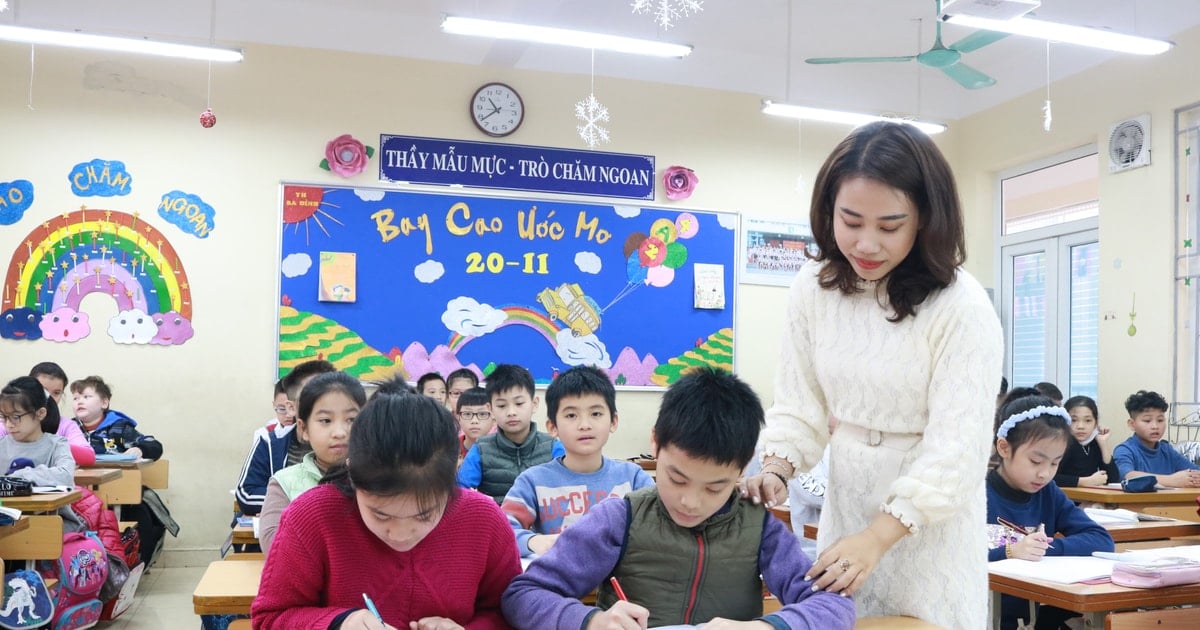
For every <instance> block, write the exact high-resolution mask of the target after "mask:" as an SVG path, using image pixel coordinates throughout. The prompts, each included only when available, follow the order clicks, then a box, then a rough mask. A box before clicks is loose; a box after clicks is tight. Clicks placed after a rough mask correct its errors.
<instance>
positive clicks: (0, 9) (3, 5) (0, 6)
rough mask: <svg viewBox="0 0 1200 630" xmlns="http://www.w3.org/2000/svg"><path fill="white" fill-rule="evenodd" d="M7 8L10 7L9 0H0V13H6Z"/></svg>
mask: <svg viewBox="0 0 1200 630" xmlns="http://www.w3.org/2000/svg"><path fill="white" fill-rule="evenodd" d="M7 8H8V0H0V13H4V10H5V9H7Z"/></svg>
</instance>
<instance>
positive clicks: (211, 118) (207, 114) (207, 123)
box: [200, 107, 217, 129]
mask: <svg viewBox="0 0 1200 630" xmlns="http://www.w3.org/2000/svg"><path fill="white" fill-rule="evenodd" d="M215 124H217V115H216V114H214V113H213V110H212V108H211V107H210V108H207V109H205V110H204V111H203V112H201V113H200V126H201V127H204V128H205V129H211V128H212V126H213V125H215Z"/></svg>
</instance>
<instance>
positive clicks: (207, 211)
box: [158, 190, 217, 238]
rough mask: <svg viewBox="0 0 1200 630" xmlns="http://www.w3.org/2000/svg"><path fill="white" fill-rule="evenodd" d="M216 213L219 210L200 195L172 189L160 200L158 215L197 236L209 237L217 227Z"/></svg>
mask: <svg viewBox="0 0 1200 630" xmlns="http://www.w3.org/2000/svg"><path fill="white" fill-rule="evenodd" d="M216 215H217V211H216V210H213V207H212V206H210V205H208V204H207V203H205V202H204V200H203V199H201V198H200V196H199V195H193V194H191V193H185V192H183V191H182V190H172V191H171V192H169V193H167V194H165V195H163V196H162V201H159V202H158V216H160V217H162V218H164V219H166V220H167V223H170V224H172V225H174V226H175V227H177V228H179V229H181V230H183V231H184V232H187V233H188V234H191V235H192V236H195V237H197V238H208V235H209V233H210V232H212V231H213V230H215V229H216V227H217V223H216Z"/></svg>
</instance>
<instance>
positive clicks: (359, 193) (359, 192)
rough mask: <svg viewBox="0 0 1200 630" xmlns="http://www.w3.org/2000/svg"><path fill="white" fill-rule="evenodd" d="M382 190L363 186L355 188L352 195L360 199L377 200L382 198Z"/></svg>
mask: <svg viewBox="0 0 1200 630" xmlns="http://www.w3.org/2000/svg"><path fill="white" fill-rule="evenodd" d="M384 192H385V191H382V190H366V189H363V188H355V189H354V196H356V197H358V198H359V199H362V200H363V201H379V200H381V199H383V193H384Z"/></svg>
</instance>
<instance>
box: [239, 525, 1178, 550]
mask: <svg viewBox="0 0 1200 630" xmlns="http://www.w3.org/2000/svg"><path fill="white" fill-rule="evenodd" d="M1197 525H1200V523H1197ZM1197 531H1200V530H1197ZM233 544H235V545H257V544H258V539H257V538H255V537H254V526H252V525H235V526H234V528H233Z"/></svg>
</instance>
